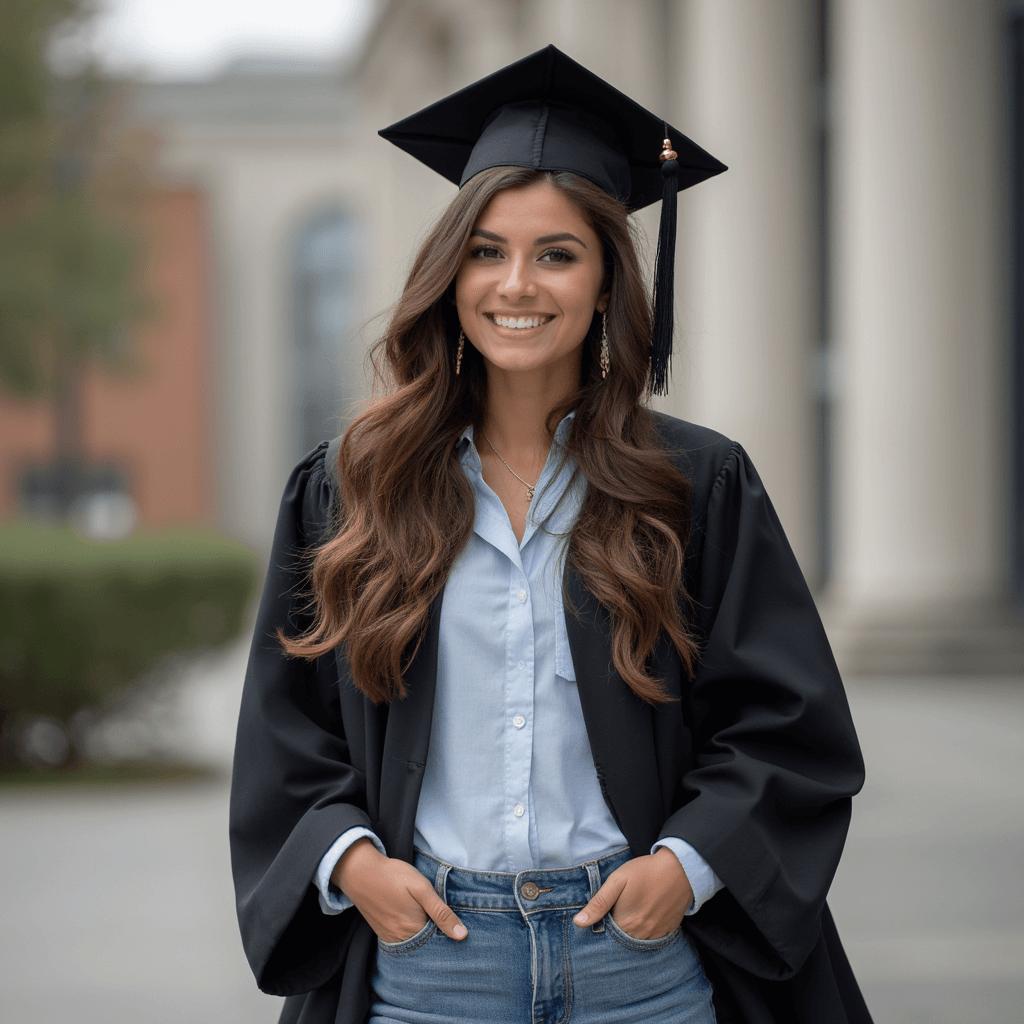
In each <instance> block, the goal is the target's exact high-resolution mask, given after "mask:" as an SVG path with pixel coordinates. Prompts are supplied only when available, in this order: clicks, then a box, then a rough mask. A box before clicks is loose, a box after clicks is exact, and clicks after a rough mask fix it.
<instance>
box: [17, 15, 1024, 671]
mask: <svg viewBox="0 0 1024 1024" xmlns="http://www.w3.org/2000/svg"><path fill="white" fill-rule="evenodd" d="M1021 19H1022V15H1020V14H1019V13H1017V11H1016V8H1015V7H1014V6H1013V5H1009V6H1008V5H1007V4H1006V3H1005V2H1002V0H942V2H936V0H770V2H763V3H749V2H746V0H630V2H629V3H622V2H620V0H392V2H390V3H386V4H383V5H382V7H381V10H380V13H379V16H378V19H377V21H376V23H375V25H374V27H373V29H372V31H371V33H370V35H369V37H368V38H367V40H366V42H365V45H364V47H363V50H362V53H361V56H360V57H359V60H358V62H357V63H356V64H355V66H354V67H352V68H350V69H348V70H347V71H346V72H345V73H343V72H342V70H341V69H339V68H335V67H330V66H324V65H318V64H310V63H302V62H296V61H266V60H264V61H242V62H237V63H236V64H234V65H232V66H230V67H228V68H227V69H225V70H224V72H223V73H221V74H220V75H218V76H215V77H213V78H211V79H208V80H205V81H201V82H188V83H165V84H159V85H149V86H146V87H145V88H143V89H142V90H141V92H140V97H139V105H138V115H137V116H138V118H139V119H140V120H141V121H142V122H143V123H146V124H148V125H150V126H152V127H154V128H155V129H156V130H158V132H159V134H160V137H161V139H162V147H163V148H162V167H163V174H164V176H165V180H166V182H167V186H168V189H169V191H168V193H167V195H168V197H169V198H168V200H167V202H169V203H170V202H178V203H181V204H182V206H181V210H182V212H181V215H180V217H175V218H172V220H174V223H175V224H176V225H177V227H178V229H180V231H182V232H183V233H185V234H188V233H189V232H191V235H190V237H191V238H192V241H191V242H190V243H189V244H191V245H192V247H193V252H194V256H195V274H194V278H195V280H196V281H197V282H200V281H206V282H207V289H206V291H205V292H204V291H203V289H202V288H201V287H200V285H199V284H197V285H196V296H197V298H196V301H195V308H196V309H197V310H201V311H202V312H201V315H198V318H197V319H195V320H194V329H192V328H189V329H190V330H193V333H192V334H191V335H189V338H191V340H189V338H186V336H185V334H184V333H183V334H181V336H180V341H178V342H175V343H173V344H170V348H172V349H175V350H176V351H179V352H180V353H181V354H182V358H184V353H185V352H187V351H191V349H190V348H189V346H190V345H193V346H196V345H197V346H198V347H199V349H201V350H202V352H203V356H202V359H203V360H205V362H203V361H200V362H195V361H193V362H192V363H191V364H190V366H191V367H192V369H190V370H188V371H186V370H180V371H174V372H175V373H177V374H178V379H179V381H181V382H185V381H186V380H188V381H192V382H191V383H188V385H187V389H191V391H190V394H191V395H192V398H190V399H188V401H192V402H198V405H193V406H190V405H188V404H187V402H186V400H185V399H182V402H183V403H184V404H183V405H182V410H184V411H186V412H187V413H188V415H189V416H191V415H192V412H193V411H194V413H195V417H196V418H195V420H194V421H192V422H193V423H198V424H202V425H203V427H202V431H203V436H204V438H205V447H204V448H203V450H202V452H201V453H196V454H195V455H194V456H193V455H190V456H189V457H190V458H195V459H196V460H197V461H196V463H195V464H196V466H197V467H202V466H205V467H206V468H197V469H196V471H195V473H196V477H195V478H196V480H203V479H209V480H210V481H211V482H210V483H209V485H207V484H202V485H201V486H198V492H202V493H203V494H207V493H208V494H209V498H203V499H202V500H201V501H200V504H202V502H203V501H206V502H208V507H211V508H213V509H215V514H216V516H217V518H218V519H219V521H220V522H221V523H222V524H223V525H224V526H225V527H226V528H228V529H229V530H230V531H231V532H233V533H235V534H237V535H238V536H241V537H243V538H245V539H247V540H249V541H250V542H253V543H256V544H258V545H259V546H261V547H266V546H267V544H268V542H269V538H270V535H271V532H272V529H273V521H274V516H275V512H276V504H277V499H278V496H279V494H280V490H281V487H282V484H283V481H284V477H285V475H286V473H287V471H288V469H289V467H290V466H291V465H292V464H293V463H294V461H295V459H296V458H297V457H298V456H299V455H300V454H301V453H302V452H303V451H305V450H307V449H308V448H310V447H311V446H312V445H313V444H314V443H315V442H316V441H317V440H319V439H320V438H326V437H329V436H332V435H333V434H334V433H336V432H337V431H338V430H339V429H341V427H342V425H343V423H344V420H345V417H346V415H347V414H348V413H349V412H350V410H351V408H352V405H353V402H354V401H355V400H357V399H358V398H360V397H361V396H363V395H364V394H365V387H366V385H365V373H364V356H365V352H366V348H367V345H368V343H369V342H370V341H372V340H373V338H374V337H375V336H376V333H377V329H378V321H375V320H374V319H372V318H373V317H374V316H375V315H376V314H378V313H380V312H381V311H383V310H385V309H386V308H387V307H388V305H389V304H390V303H391V302H393V301H394V299H395V298H396V297H397V295H398V293H399V290H400V288H401V284H402V281H403V279H404V276H405V274H406V271H407V269H408V266H409V263H410V260H411V257H412V254H413V252H414V251H415V248H416V246H417V244H418V242H419V241H420V240H421V239H422V238H423V236H424V234H425V232H426V231H427V229H428V228H429V226H430V225H431V223H432V222H433V221H434V220H435V219H436V217H437V216H438V215H439V213H440V212H441V210H442V209H443V208H444V206H445V204H446V203H447V202H448V200H449V199H450V197H451V196H452V194H453V192H454V189H453V187H452V186H451V185H450V184H449V183H448V182H446V181H444V180H442V179H441V178H440V177H439V176H437V175H435V174H433V173H432V172H430V171H428V170H427V169H426V168H424V167H422V166H421V165H420V164H418V163H417V162H416V161H414V160H412V159H410V158H409V157H408V156H407V155H405V154H404V153H401V152H399V151H398V150H396V149H394V148H393V147H391V146H389V145H388V144H387V143H385V142H384V141H383V140H381V139H379V138H378V137H377V135H376V131H377V129H378V128H380V127H382V126H384V125H387V124H390V123H391V122H393V121H394V120H397V119H398V118H400V117H403V116H405V115H407V114H409V113H411V112H412V111H414V110H416V109H418V108H419V107H421V106H423V105H424V104H426V103H428V102H430V101H432V100H434V99H437V98H440V97H441V96H443V95H445V94H447V93H448V92H450V91H452V90H454V89H456V88H458V87H460V86H462V85H465V84H467V83H469V82H471V81H473V80H474V79H476V78H477V77H479V76H481V75H484V74H486V73H488V72H490V71H492V70H494V69H496V68H498V67H500V66H502V65H504V64H506V63H508V62H510V61H512V60H515V59H517V58H518V57H521V56H523V55H525V54H527V53H529V52H531V51H533V50H535V49H537V48H539V47H541V46H543V45H545V44H546V43H548V42H553V43H555V44H556V45H558V46H560V47H561V48H562V49H564V50H565V51H566V52H567V53H569V54H570V55H571V56H573V57H575V58H576V59H578V60H580V61H581V62H582V63H584V64H586V65H587V66H589V67H591V68H592V69H593V70H594V71H596V72H597V73H598V74H600V75H602V76H603V77H605V78H607V79H608V80H609V81H611V82H612V83H614V84H615V85H617V86H619V87H620V88H621V89H623V90H624V91H626V92H628V93H629V94H631V95H632V96H634V97H636V98H637V99H638V100H640V101H641V102H642V103H644V104H645V105H647V106H648V107H649V108H651V109H653V110H656V111H659V112H664V114H665V116H666V117H667V118H668V119H669V120H670V121H672V122H673V123H674V124H675V125H676V126H677V127H679V128H680V129H681V130H683V131H684V132H686V133H688V134H691V135H692V136H693V137H694V138H695V139H696V140H697V141H698V142H699V143H700V144H701V145H702V146H705V147H706V148H707V149H709V150H710V151H711V152H712V153H714V154H715V155H716V156H718V157H719V158H720V159H722V160H723V161H725V163H727V164H728V165H729V166H730V170H729V172H728V173H727V174H724V175H721V176H719V177H717V178H715V179H713V180H711V181H709V182H707V183H705V184H703V185H701V186H700V188H697V189H694V190H692V191H691V192H687V193H685V194H684V195H683V196H682V197H681V201H680V232H679V245H678V248H679V256H678V266H677V355H676V358H675V364H674V384H673V391H672V395H671V396H670V397H669V398H668V399H667V400H664V401H662V402H661V403H660V404H661V405H662V407H663V408H664V409H666V410H667V411H669V412H671V413H673V414H675V415H678V416H682V417H684V418H687V419H692V420H695V421H697V422H700V423H704V424H706V425H708V426H710V427H713V428H715V429H718V430H720V431H722V432H723V433H726V434H728V435H730V436H731V437H734V438H736V439H737V440H739V441H741V442H742V443H743V444H744V446H745V447H746V448H747V449H748V450H749V451H750V453H751V455H752V457H753V459H754V461H755V464H756V465H757V466H758V468H759V470H760V472H761V474H762V476H763V478H764V480H765V482H766V484H767V487H768V490H769V492H770V494H771V495H772V498H773V501H774V503H775V505H776V507H777V509H778V511H779V514H780V516H781V519H782V521H783V524H784V525H785V527H786V530H787V533H788V535H789V537H790V539H791V542H792V544H793V547H794V549H795V551H796V553H797V556H798V558H799V560H800V562H801V565H802V566H803V568H804V570H805V573H806V575H807V578H808V580H809V582H810V583H811V585H812V587H813V588H814V590H815V593H816V596H817V598H818V601H819V605H820V607H821V609H822V612H823V614H824V616H825V619H826V624H827V627H828V629H829V632H830V636H831V637H832V640H833V643H834V646H835V648H836V651H837V654H838V656H839V658H840V661H841V662H842V664H843V666H844V667H845V668H846V669H848V670H853V671H858V672H875V671H882V672H897V671H900V672H901V671H911V672H914V671H923V672H934V671H954V672H965V673H978V672H1019V671H1022V670H1024V643H1022V633H1021V625H1020V610H1019V603H1018V596H1019V595H1020V594H1021V592H1022V591H1024V541H1022V531H1021V529H1020V525H1021V523H1022V522H1024V472H1022V468H1021V467H1022V465H1024V461H1022V459H1024V456H1022V448H1021V445H1020V444H1019V438H1020V437H1021V434H1022V430H1021V424H1022V412H1021V410H1022V409H1024V370H1022V367H1024V359H1022V356H1021V353H1022V349H1024V328H1022V324H1024V319H1022V315H1021V309H1020V305H1021V291H1022V290H1021V287H1020V280H1021V267H1022V266H1024V264H1022V262H1021V254H1022V253H1024V214H1022V213H1021V210H1024V203H1022V202H1021V197H1022V195H1024V186H1022V182H1024V171H1022V168H1024V148H1022V144H1021V143H1020V141H1019V133H1018V132H1017V131H1016V129H1015V126H1019V125H1020V124H1021V123H1022V118H1024V85H1022V83H1024V30H1022V28H1021V26H1022V24H1024V22H1022V20H1021ZM1011 128H1014V131H1011V130H1010V129H1011ZM659 143H660V139H654V140H652V146H657V145H658V144H659ZM172 197H178V198H176V199H173V198H172ZM185 197H192V198H191V199H187V198H185ZM189 204H191V205H189ZM186 208H187V209H186ZM656 215H657V211H656V210H655V211H653V212H652V211H645V212H644V214H642V215H641V222H642V223H643V224H644V225H645V227H646V228H647V229H648V234H649V236H651V237H653V235H652V233H651V231H650V229H651V227H654V226H656V219H655V218H656ZM1011 215H1012V216H1011ZM186 225H191V226H190V227H187V226H186ZM182 244H184V243H182ZM207 270H208V273H207ZM204 317H205V319H204ZM190 322H192V321H190ZM182 323H184V321H182ZM183 330H184V328H183ZM186 333H187V332H186ZM197 351H198V349H197ZM167 358H170V356H169V355H168V356H167ZM190 358H191V357H190ZM197 367H202V369H199V370H197ZM188 373H192V374H193V377H192V378H188ZM197 373H198V378H197V377H196V374H197ZM199 378H201V379H199ZM104 386H106V385H104ZM110 386H111V387H113V385H110ZM183 386H184V383H183ZM187 389H186V390H187ZM140 394H141V392H140ZM196 396H198V397H196ZM154 402H155V399H154ZM153 407H155V406H153ZM3 415H6V413H5V412H4V411H3V410H2V409H0V417H2V416H3ZM151 418H152V420H153V421H154V422H156V421H157V420H158V419H159V422H160V423H161V424H162V425H163V424H167V425H169V426H168V427H166V428H165V431H166V433H167V434H168V436H171V437H174V438H177V439H183V440H180V443H179V444H178V446H177V448H176V450H175V451H174V452H173V453H166V452H165V453H164V454H162V455H161V459H163V460H170V459H171V458H172V455H173V457H175V458H176V457H178V456H179V455H180V454H181V452H184V451H194V449H195V445H194V443H193V441H192V440H189V439H190V438H193V437H194V431H193V432H191V433H190V431H189V429H187V428H186V427H185V426H184V425H180V424H179V423H178V420H176V419H174V418H173V415H172V414H171V413H164V412H161V413H160V415H159V417H157V416H153V417H151ZM6 422H7V421H0V427H4V428H5V429H6V427H5V424H6ZM38 429H40V430H41V429H42V428H41V427H39V428H38ZM115 433H116V431H115ZM140 436H141V435H140ZM190 446H191V447H190ZM111 450H112V449H111ZM154 450H156V449H154ZM161 451H163V450H161ZM200 455H201V456H202V457H201V458H200ZM204 459H205V462H203V460H204ZM166 464H167V465H169V464H170V462H166ZM11 472H12V470H11V467H10V466H9V465H8V466H6V467H4V468H3V473H4V481H3V482H2V484H0V486H3V487H8V486H9V480H10V479H11ZM203 473H208V474H209V476H208V477H203V475H202V474H203ZM140 479H141V477H140ZM168 479H170V477H168ZM204 488H205V490H204ZM193 489H194V490H195V489H196V488H193ZM179 491H180V495H185V494H186V493H189V491H188V488H187V487H184V486H181V487H180V488H179ZM146 500H148V499H146ZM190 500H191V499H190ZM198 500H199V499H197V501H198ZM143 505H144V506H145V501H143ZM168 507H170V506H168ZM197 507H198V506H197ZM204 507H207V506H204Z"/></svg>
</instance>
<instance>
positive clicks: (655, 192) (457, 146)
mask: <svg viewBox="0 0 1024 1024" xmlns="http://www.w3.org/2000/svg"><path fill="white" fill-rule="evenodd" d="M379 134H380V135H381V136H382V137H383V138H385V139H387V140H388V141H389V142H392V143H394V144H395V145H396V146H398V147H399V148H400V149H403V150H405V151H406V152H407V153H409V154H410V155H412V156H414V157H416V159H417V160H420V161H422V162H423V163H425V164H426V165H427V166H428V167H430V168H432V169H433V170H435V171H437V172H438V173H439V174H441V175H443V176H444V177H445V178H447V179H448V180H449V181H452V182H454V183H455V184H457V185H459V187H460V188H461V186H462V185H464V184H465V183H466V182H467V181H469V179H470V178H472V177H473V176H474V175H476V174H479V173H480V171H483V170H486V169H487V168H490V167H506V166H513V167H532V168H534V169H535V170H542V171H571V172H573V173H575V174H579V175H582V176H583V177H585V178H588V179H589V180H590V181H592V182H594V184H596V185H599V186H600V187H601V188H603V189H604V190H605V191H606V192H609V193H611V194H612V195H613V196H615V197H616V198H617V199H620V200H621V201H622V202H624V203H625V204H626V206H627V207H629V208H630V209H631V210H639V209H642V208H643V207H645V206H648V205H650V204H651V203H653V202H656V201H657V200H658V199H662V200H663V206H662V218H661V230H660V233H659V239H658V260H657V267H656V273H655V301H654V306H655V315H654V321H655V324H654V338H653V339H652V359H651V389H652V391H654V392H655V393H659V392H663V391H664V389H665V384H666V374H667V366H668V361H669V359H670V357H671V347H672V292H673V288H672V277H673V269H672V265H673V262H674V255H675V226H676V225H675V219H676V211H675V199H676V193H677V192H678V191H679V190H681V189H684V188H689V187H690V186H691V185H696V184H698V183H699V182H702V181H704V180H705V179H707V178H710V177H712V176H713V175H715V174H720V173H721V172H722V171H724V170H726V167H725V164H723V163H721V162H720V161H719V160H716V159H715V158H714V157H713V156H711V154H710V153H707V152H705V151H704V150H703V149H701V148H700V146H698V145H697V144H696V143H694V142H691V141H690V139H688V138H687V137H686V136H685V135H683V133H682V132H680V131H678V130H677V129H675V128H673V127H672V126H671V125H669V124H667V123H666V122H665V121H663V120H662V119H661V118H659V117H655V116H654V114H652V113H651V112H650V111H649V110H646V109H645V108H644V107H642V106H641V105H640V104H639V103H636V102H635V101H634V100H632V99H630V98H629V97H628V96H626V95H625V94H624V93H621V92H619V90H618V89H616V88H615V87H614V86H611V85H609V84H608V83H607V82H605V81H604V80H603V79H601V78H598V76H597V75H595V74H594V73H593V72H592V71H588V70H587V69H586V68H585V67H583V66H582V65H581V64H578V63H577V62H576V61H574V60H573V59H572V58H571V57H568V56H566V55H565V54H564V53H562V51H561V50H559V49H557V48H556V47H554V46H546V47H544V49H543V50H538V51H537V52H536V53H533V54H530V56H528V57H524V58H523V59H522V60H518V61H516V62H515V63H514V64H509V65H508V66H507V67H504V68H502V69H501V70H499V71H495V72H494V73H493V74H491V75H488V76H487V77H486V78H481V79H480V80H479V81H477V82H474V83H473V84H472V85H468V86H466V87H465V88H464V89H460V90H459V91H458V92H455V93H452V94H451V95H450V96H447V97H446V98H445V99H442V100H438V101H437V102H436V103H432V104H431V105H430V106H429V107H424V109H423V110H420V111H419V112H417V113H415V114H411V115H410V116H409V117H406V118H404V119H403V120H401V121H398V122H396V123H395V124H393V125H391V126H390V127H388V128H384V129H382V130H381V131H380V133H379Z"/></svg>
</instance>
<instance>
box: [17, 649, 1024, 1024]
mask: <svg viewBox="0 0 1024 1024" xmlns="http://www.w3.org/2000/svg"><path fill="white" fill-rule="evenodd" d="M240 657H241V655H239V654H238V653H236V654H234V655H233V656H232V657H229V658H228V659H226V660H225V661H223V662H222V663H221V664H220V665H219V666H218V665H213V666H210V667H208V671H207V676H206V678H205V679H202V680H198V681H197V683H196V685H195V687H194V688H193V689H192V690H191V691H189V692H188V693H186V695H185V698H184V704H183V708H184V710H185V713H186V717H187V714H196V715H200V716H201V717H202V719H203V724H202V728H201V729H200V727H199V726H198V725H197V727H196V729H197V735H198V736H200V737H201V744H200V745H201V747H202V751H203V752H204V753H205V754H206V755H207V756H208V757H211V758H214V759H216V758H220V759H223V757H224V756H226V752H227V750H228V749H229V747H230V732H231V719H232V716H233V706H234V704H233V702H237V680H238V678H239V677H238V664H239V658H240ZM232 659H233V660H232ZM850 696H851V703H852V705H853V708H854V714H855V717H856V719H857V723H858V726H859V728H860V730H861V735H862V740H863V744H864V749H865V754H866V756H867V759H868V764H869V771H870V777H869V781H868V785H867V787H866V788H865V791H864V793H863V795H862V796H861V797H860V798H859V799H858V801H857V803H856V806H855V812H854V815H855V816H854V825H853V829H852V832H851V836H850V841H849V844H848V846H847V853H846V857H845V859H844V861H843V864H842V866H841V868H840V872H839V875H838V877H837V879H836V883H835V885H834V887H833V891H832V896H831V902H832V905H833V909H834V912H835V915H836V919H837V921H838V924H839V927H840V931H841V933H842V935H843V938H844V941H845V942H846V944H847V947H848V949H849V952H850V955H851V959H852V960H853V962H854V966H855V968H856V970H857V973H858V976H859V978H860V980H861V983H862V985H863V988H864V991H865V994H866V995H867V998H868V1001H869V1005H870V1006H871V1008H872V1010H873V1012H874V1015H875V1020H876V1024H1018V1022H1022V1021H1024V1009H1022V1008H1024V885H1022V878H1024V872H1022V868H1024V786H1022V785H1021V783H1022V782H1024V681H1014V682H1008V683H992V682H978V681H960V682H957V683H952V682H950V683H946V682H942V683H922V682H914V681H908V680H900V681H896V682H888V683H886V682H881V681H871V682H867V681H862V682H856V683H854V684H852V685H851V686H850ZM226 808H227V789H226V786H225V784H224V783H223V782H221V783H212V784H189V785H175V786H170V787H147V788H146V789H132V790H122V791H119V792H109V791H108V792H104V793H95V792H92V793H89V792H75V793H70V792H49V793H10V792H8V793H3V794H0V836H2V839H0V880H2V881H0V890H2V891H0V900H2V903H0V905H2V907H3V913H2V915H0V1024H66V1022H69V1021H73V1022H75V1024H186V1022H187V1024H206V1022H209V1024H263V1022H266V1024H270V1022H272V1021H274V1020H276V1017H277V1014H278V1012H279V1007H280V1000H277V999H273V998H270V997H267V996H263V995H261V994H260V993H259V992H258V991H257V990H256V988H255V986H254V985H253V983H252V979H251V975H250V974H249V971H248V967H247V965H246V963H245V960H244V958H243V956H242V952H241V949H240V946H239V942H238V938H237V932H236V928H235V922H234V912H233V906H232V900H231V885H230V878H229V873H228V857H227V836H226Z"/></svg>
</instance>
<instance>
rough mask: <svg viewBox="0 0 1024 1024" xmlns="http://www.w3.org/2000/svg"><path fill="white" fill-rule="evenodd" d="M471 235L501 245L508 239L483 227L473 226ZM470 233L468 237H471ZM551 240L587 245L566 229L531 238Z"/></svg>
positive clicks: (538, 241)
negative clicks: (555, 233) (557, 232)
mask: <svg viewBox="0 0 1024 1024" xmlns="http://www.w3.org/2000/svg"><path fill="white" fill-rule="evenodd" d="M473 235H479V236H480V237H481V238H486V239H488V240H489V241H491V242H500V243H501V244H502V245H508V239H507V238H503V237H502V236H501V235H496V234H495V233H494V232H493V231H485V230H484V229H483V228H474V229H473ZM473 235H470V238H472V237H473ZM552 242H578V243H579V244H580V245H582V246H583V248H584V249H586V247H587V243H586V242H584V241H583V239H582V238H577V237H576V236H575V235H574V234H571V233H570V232H568V231H563V232H561V233H560V234H557V235H542V236H541V237H540V238H535V239H534V240H533V244H534V245H551V243H552Z"/></svg>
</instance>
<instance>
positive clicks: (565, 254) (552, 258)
mask: <svg viewBox="0 0 1024 1024" xmlns="http://www.w3.org/2000/svg"><path fill="white" fill-rule="evenodd" d="M540 258H541V259H542V260H545V261H546V262H548V263H575V262H576V255H575V254H574V253H571V252H569V250H568V249H548V251H547V252H545V253H544V254H543V255H542V256H541V257H540Z"/></svg>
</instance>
